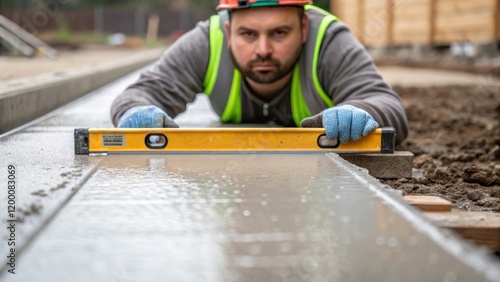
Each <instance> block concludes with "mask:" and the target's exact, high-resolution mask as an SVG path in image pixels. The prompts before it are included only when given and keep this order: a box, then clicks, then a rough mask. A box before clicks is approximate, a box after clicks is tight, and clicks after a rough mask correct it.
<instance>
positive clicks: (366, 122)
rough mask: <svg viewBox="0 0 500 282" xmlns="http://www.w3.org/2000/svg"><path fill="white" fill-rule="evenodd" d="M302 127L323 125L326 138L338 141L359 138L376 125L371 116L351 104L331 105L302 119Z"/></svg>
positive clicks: (345, 141)
mask: <svg viewBox="0 0 500 282" xmlns="http://www.w3.org/2000/svg"><path fill="white" fill-rule="evenodd" d="M300 125H301V126H302V127H324V128H325V132H326V137H327V138H328V139H335V138H338V139H339V140H340V142H342V143H347V142H348V141H349V140H359V139H360V138H361V136H366V135H368V134H369V133H370V132H372V131H373V130H375V129H376V128H377V127H378V123H377V122H376V121H375V120H374V119H373V117H372V116H371V115H370V114H369V113H368V112H366V111H365V110H362V109H360V108H357V107H354V106H351V105H342V106H338V107H333V108H330V109H327V110H324V111H323V112H321V113H319V114H317V115H315V116H312V117H309V118H305V119H303V120H302V122H301V123H300Z"/></svg>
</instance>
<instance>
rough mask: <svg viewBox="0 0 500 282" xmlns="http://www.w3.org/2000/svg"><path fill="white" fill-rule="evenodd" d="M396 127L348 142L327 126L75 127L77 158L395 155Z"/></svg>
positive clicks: (380, 130) (381, 129)
mask: <svg viewBox="0 0 500 282" xmlns="http://www.w3.org/2000/svg"><path fill="white" fill-rule="evenodd" d="M394 140H395V132H394V129H393V128H379V129H376V130H375V131H374V132H372V133H370V134H369V135H367V136H365V137H363V138H361V139H360V140H358V141H351V142H348V143H346V144H343V143H340V142H339V141H338V140H336V139H335V140H329V139H327V138H326V135H325V130H324V129H323V128H196V129H184V128H140V129H139V128H133V129H132V128H130V129H123V128H116V129H92V128H77V129H75V154H77V155H88V154H93V153H165V152H234V151H331V152H336V153H382V154H391V153H393V152H394Z"/></svg>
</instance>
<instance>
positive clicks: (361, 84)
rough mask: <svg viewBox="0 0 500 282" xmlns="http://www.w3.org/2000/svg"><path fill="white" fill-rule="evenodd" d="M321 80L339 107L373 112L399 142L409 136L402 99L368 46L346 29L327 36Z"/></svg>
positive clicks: (340, 28) (340, 27) (322, 58)
mask: <svg viewBox="0 0 500 282" xmlns="http://www.w3.org/2000/svg"><path fill="white" fill-rule="evenodd" d="M325 39H326V42H324V44H323V47H322V52H321V56H320V62H321V63H320V64H319V70H318V72H319V79H320V82H325V83H322V85H324V88H325V91H326V92H327V93H328V94H330V95H331V97H332V99H333V102H334V104H335V105H343V104H348V105H352V106H356V107H358V108H361V109H363V110H365V111H367V112H368V113H370V114H371V115H372V116H373V118H374V119H375V120H376V121H377V122H378V123H379V125H380V126H391V127H394V128H395V129H396V134H397V138H396V141H397V143H400V142H402V141H403V140H404V139H405V138H406V136H407V134H408V125H407V119H406V114H405V111H404V108H403V105H402V104H401V100H400V98H399V96H398V95H397V94H396V93H395V92H394V91H393V90H392V89H391V87H390V86H389V85H388V84H387V83H386V82H384V80H383V79H382V77H381V76H380V74H379V73H378V71H377V69H376V68H375V66H374V64H373V62H372V59H371V57H370V56H369V55H368V53H367V52H366V51H365V49H364V47H363V46H362V45H361V44H360V43H359V42H358V41H357V40H355V39H354V37H353V36H352V34H351V33H350V32H349V31H348V30H347V29H346V28H345V27H343V26H338V27H337V28H333V29H332V30H330V31H329V34H327V37H326V38H325Z"/></svg>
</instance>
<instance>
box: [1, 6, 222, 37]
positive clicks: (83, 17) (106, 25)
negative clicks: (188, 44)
mask: <svg viewBox="0 0 500 282" xmlns="http://www.w3.org/2000/svg"><path fill="white" fill-rule="evenodd" d="M212 13H213V12H212V11H210V10H184V9H182V10H166V9H144V8H142V9H136V8H128V7H96V8H84V9H64V10H60V11H59V12H58V14H57V16H50V14H49V13H43V11H41V10H35V11H4V12H2V14H3V15H4V16H6V17H7V18H10V19H11V20H12V21H14V22H15V23H17V24H18V25H20V26H21V27H23V28H24V29H26V30H27V31H28V32H30V33H32V34H38V33H44V32H50V31H54V30H58V29H67V30H69V31H71V32H88V31H93V32H96V33H116V32H120V33H124V34H127V35H134V36H145V35H146V33H147V28H148V22H149V20H150V18H151V17H152V16H154V15H157V16H158V18H159V23H160V24H159V27H158V35H159V36H163V37H167V36H171V35H172V34H175V33H177V32H182V31H187V30H189V29H191V28H192V27H193V26H194V25H195V24H196V23H197V22H198V21H201V20H205V19H207V18H208V17H209V16H210V15H211V14H212Z"/></svg>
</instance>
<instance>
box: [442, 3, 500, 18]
mask: <svg viewBox="0 0 500 282" xmlns="http://www.w3.org/2000/svg"><path fill="white" fill-rule="evenodd" d="M495 1H496V0H475V1H456V0H437V1H436V11H437V12H438V13H439V14H441V15H446V14H456V13H459V14H467V13H470V12H475V11H478V10H491V9H492V8H493V7H494V4H495Z"/></svg>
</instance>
